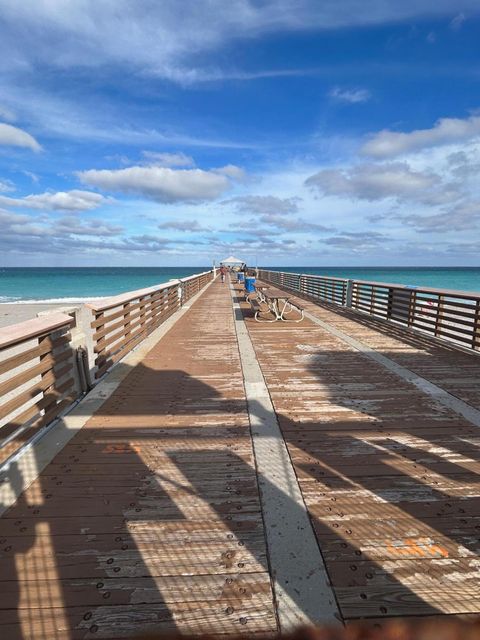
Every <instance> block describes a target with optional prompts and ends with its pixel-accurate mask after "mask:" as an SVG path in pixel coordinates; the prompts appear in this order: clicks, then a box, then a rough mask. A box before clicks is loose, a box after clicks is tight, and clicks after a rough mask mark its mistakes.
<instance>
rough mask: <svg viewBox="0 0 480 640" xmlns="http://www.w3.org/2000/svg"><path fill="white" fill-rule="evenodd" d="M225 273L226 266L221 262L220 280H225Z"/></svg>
mask: <svg viewBox="0 0 480 640" xmlns="http://www.w3.org/2000/svg"><path fill="white" fill-rule="evenodd" d="M226 274H227V267H226V266H225V265H224V264H222V266H221V267H220V276H221V278H222V282H225V276H226Z"/></svg>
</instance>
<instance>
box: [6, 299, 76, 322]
mask: <svg viewBox="0 0 480 640" xmlns="http://www.w3.org/2000/svg"><path fill="white" fill-rule="evenodd" d="M75 304H76V303H74V302H69V303H65V302H63V303H61V302H43V303H42V302H32V303H25V304H12V303H9V302H3V303H1V304H0V328H1V327H7V326H8V325H10V324H16V323H17V322H23V321H24V320H31V319H32V318H36V317H37V313H39V312H40V311H47V310H49V309H61V308H62V307H74V306H75ZM77 304H81V303H77Z"/></svg>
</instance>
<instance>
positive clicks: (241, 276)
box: [237, 271, 245, 282]
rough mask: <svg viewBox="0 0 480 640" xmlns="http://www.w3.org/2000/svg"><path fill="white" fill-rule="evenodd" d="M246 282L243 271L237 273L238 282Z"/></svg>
mask: <svg viewBox="0 0 480 640" xmlns="http://www.w3.org/2000/svg"><path fill="white" fill-rule="evenodd" d="M244 280H245V274H244V273H243V271H239V272H238V273H237V282H244Z"/></svg>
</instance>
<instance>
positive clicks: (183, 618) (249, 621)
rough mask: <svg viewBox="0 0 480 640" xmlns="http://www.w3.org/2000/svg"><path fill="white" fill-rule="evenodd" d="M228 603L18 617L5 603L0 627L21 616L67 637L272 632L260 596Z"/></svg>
mask: <svg viewBox="0 0 480 640" xmlns="http://www.w3.org/2000/svg"><path fill="white" fill-rule="evenodd" d="M227 603H228V600H227V601H220V602H215V603H211V602H202V601H201V600H199V601H197V602H196V603H176V605H175V607H172V608H171V607H169V606H168V605H166V604H162V603H157V602H155V603H153V604H133V605H118V606H108V605H106V604H104V605H103V606H101V607H96V608H93V607H92V610H91V611H87V612H85V607H69V608H68V609H64V608H47V609H32V611H31V612H29V614H28V615H25V616H24V617H21V618H20V621H19V620H18V618H17V614H16V612H15V611H12V610H11V609H10V610H5V611H4V612H2V617H1V619H0V633H1V634H2V635H3V637H5V638H19V637H21V635H20V634H21V633H22V631H21V626H20V625H21V623H22V621H23V622H24V623H25V624H28V628H29V629H31V630H32V632H33V636H32V637H34V638H35V640H51V639H52V638H59V637H62V636H63V637H65V638H67V637H68V638H69V639H70V640H84V639H85V638H94V637H95V638H97V637H98V638H112V637H114V638H132V637H134V636H135V635H137V634H138V631H139V629H141V630H142V632H143V633H145V634H148V635H150V634H152V635H156V634H159V633H165V632H167V631H168V632H179V631H180V632H182V633H183V634H198V633H209V634H211V633H217V634H221V635H224V634H225V633H230V634H234V635H235V634H248V635H250V634H251V633H255V632H262V633H268V632H271V633H273V632H274V631H275V630H276V621H275V615H274V613H273V611H272V607H271V606H270V607H267V606H265V603H264V602H261V603H259V604H258V603H257V602H255V601H252V600H246V601H244V602H243V603H242V606H241V607H240V608H239V609H237V610H236V609H235V608H234V607H230V606H228V604H227ZM225 604H227V606H224V605H225ZM222 605H223V606H222ZM231 609H233V611H232V610H231ZM65 618H66V621H65ZM59 634H61V635H59Z"/></svg>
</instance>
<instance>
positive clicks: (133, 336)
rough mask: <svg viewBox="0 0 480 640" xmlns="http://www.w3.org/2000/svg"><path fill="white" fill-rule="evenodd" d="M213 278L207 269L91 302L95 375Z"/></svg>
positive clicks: (123, 354)
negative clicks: (185, 276)
mask: <svg viewBox="0 0 480 640" xmlns="http://www.w3.org/2000/svg"><path fill="white" fill-rule="evenodd" d="M211 279H212V272H211V271H206V272H203V273H200V274H196V275H193V276H190V277H188V278H182V279H180V280H172V281H171V282H167V283H166V284H162V285H158V286H156V287H150V288H147V289H138V290H137V291H129V292H128V293H125V294H123V295H119V296H114V297H112V298H108V299H107V300H102V301H101V302H98V303H91V304H89V305H88V306H89V307H90V308H91V310H92V312H93V316H94V319H93V322H92V324H91V327H92V329H93V342H94V347H93V349H94V352H95V366H96V372H95V378H97V379H98V378H101V377H102V376H103V375H104V374H105V373H106V372H107V371H108V370H109V369H110V368H111V367H112V366H113V365H114V364H115V363H116V362H117V361H118V360H120V359H121V358H123V357H124V356H125V355H126V353H128V352H129V351H131V350H132V349H133V347H135V346H136V345H137V344H138V343H139V342H141V341H142V340H144V339H145V338H146V337H147V336H148V335H149V334H150V333H151V332H152V331H154V330H155V329H156V328H157V327H159V326H160V325H161V324H162V323H163V322H165V320H166V319H167V318H169V317H170V316H171V315H172V313H174V312H175V311H177V309H179V308H180V306H181V305H182V304H184V302H186V301H187V300H189V299H190V298H191V297H192V296H194V295H195V294H196V293H198V292H199V291H201V289H203V287H204V286H205V285H206V284H207V283H208V282H209V281H210V280H211Z"/></svg>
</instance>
